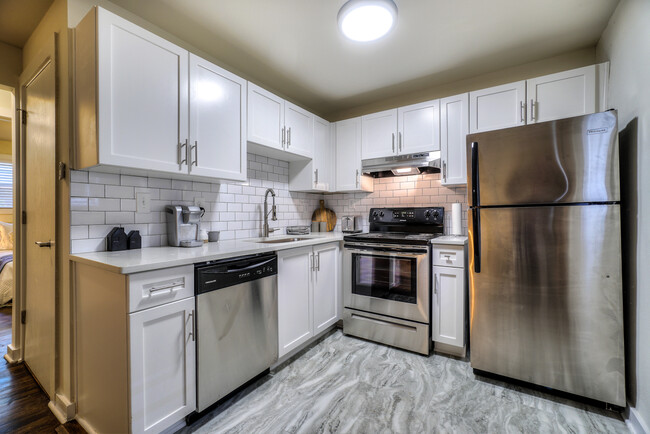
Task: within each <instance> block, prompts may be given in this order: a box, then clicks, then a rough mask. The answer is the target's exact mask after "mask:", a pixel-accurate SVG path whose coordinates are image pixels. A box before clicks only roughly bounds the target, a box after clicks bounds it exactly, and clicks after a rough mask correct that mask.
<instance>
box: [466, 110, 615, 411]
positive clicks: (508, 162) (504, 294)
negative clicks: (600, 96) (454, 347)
mask: <svg viewBox="0 0 650 434" xmlns="http://www.w3.org/2000/svg"><path fill="white" fill-rule="evenodd" d="M467 155H468V156H469V157H470V158H468V174H469V176H468V194H469V205H470V209H469V221H468V226H469V238H470V240H469V248H470V252H469V259H470V266H469V269H470V300H471V323H470V343H471V365H472V367H473V368H475V369H477V370H481V371H487V372H492V373H495V374H499V375H503V376H506V377H511V378H515V379H518V380H523V381H526V382H530V383H534V384H538V385H542V386H545V387H550V388H553V389H557V390H561V391H565V392H569V393H572V394H575V395H581V396H585V397H588V398H592V399H596V400H599V401H604V402H607V403H610V404H615V405H619V406H624V405H625V360H624V352H623V308H622V283H621V235H620V234H621V223H620V205H619V200H620V194H619V165H618V164H619V163H618V140H617V120H616V112H615V111H609V112H604V113H596V114H592V115H587V116H581V117H575V118H570V119H562V120H558V121H552V122H545V123H540V124H534V125H529V126H524V127H518V128H509V129H505V130H500V131H492V132H486V133H480V134H474V135H469V136H467Z"/></svg>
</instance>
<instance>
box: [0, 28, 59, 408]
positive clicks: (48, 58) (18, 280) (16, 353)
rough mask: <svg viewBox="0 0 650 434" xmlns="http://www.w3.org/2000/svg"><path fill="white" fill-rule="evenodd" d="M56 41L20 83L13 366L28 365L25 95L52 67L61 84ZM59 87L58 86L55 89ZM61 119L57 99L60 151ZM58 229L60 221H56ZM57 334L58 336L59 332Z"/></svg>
mask: <svg viewBox="0 0 650 434" xmlns="http://www.w3.org/2000/svg"><path fill="white" fill-rule="evenodd" d="M55 44H56V38H55V37H53V38H52V39H51V41H50V42H49V43H48V44H44V45H43V47H42V48H41V50H40V51H39V53H38V55H37V56H36V58H35V59H36V60H35V61H34V62H33V63H31V64H30V65H28V66H27V67H26V68H24V69H23V72H22V73H21V74H20V79H19V88H18V92H19V95H20V96H19V104H20V108H19V109H17V111H16V113H17V116H16V118H17V119H18V120H17V124H18V128H17V129H18V131H19V132H20V133H19V140H16V141H14V144H13V151H14V222H15V223H16V224H15V226H14V282H15V289H14V302H13V306H12V325H13V329H12V349H11V353H12V354H11V355H9V349H8V351H7V354H8V355H9V357H10V358H11V359H12V360H11V361H12V362H23V361H24V356H25V354H24V349H25V325H24V324H22V322H21V312H22V311H23V310H24V309H25V295H26V287H25V282H26V267H25V266H24V264H25V259H26V255H25V252H26V248H25V247H26V246H25V228H24V225H23V223H22V213H23V211H24V204H25V197H26V196H25V195H26V191H25V155H26V153H25V148H26V143H25V138H26V131H25V125H24V124H23V123H22V113H23V110H24V107H25V105H26V92H25V87H26V86H27V85H28V84H29V83H31V81H32V80H33V79H34V78H36V76H37V75H38V74H39V73H40V72H41V71H42V70H43V69H44V68H45V67H47V66H48V65H51V66H52V67H53V68H54V74H55V83H56V82H57V79H58V74H57V70H56V66H57V65H56V48H55ZM55 86H56V85H55ZM55 94H56V89H55ZM57 118H58V103H56V97H55V147H58V137H57V134H56V131H57V130H58V125H56V122H57V121H56V120H57ZM52 164H56V159H55V161H53V162H52ZM56 208H58V204H57V203H56V201H55V215H54V218H55V219H56ZM55 225H56V221H55ZM55 242H56V236H55ZM54 254H55V264H56V263H57V262H58V261H57V259H58V258H57V257H56V255H57V253H56V249H55V250H54ZM54 273H55V279H54V291H55V295H56V293H57V291H58V288H57V279H56V277H57V267H56V266H55V269H54ZM56 313H57V309H56V306H54V315H55V327H56V322H57V319H56ZM55 333H56V332H55ZM53 345H54V353H53V354H52V367H51V369H52V378H53V380H54V381H53V383H54V385H53V387H52V390H49V391H47V392H48V394H49V395H50V397H51V399H54V396H55V389H56V383H57V381H56V352H57V343H56V338H55V341H54V343H53Z"/></svg>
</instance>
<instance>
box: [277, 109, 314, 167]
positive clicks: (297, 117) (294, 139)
mask: <svg viewBox="0 0 650 434" xmlns="http://www.w3.org/2000/svg"><path fill="white" fill-rule="evenodd" d="M284 127H285V134H286V137H285V143H286V146H285V147H286V150H287V151H288V152H291V153H294V154H298V155H302V156H303V157H307V158H312V156H313V155H314V115H313V114H311V113H309V112H308V111H307V110H303V109H301V108H300V107H298V106H297V105H295V104H291V103H290V102H288V101H285V102H284Z"/></svg>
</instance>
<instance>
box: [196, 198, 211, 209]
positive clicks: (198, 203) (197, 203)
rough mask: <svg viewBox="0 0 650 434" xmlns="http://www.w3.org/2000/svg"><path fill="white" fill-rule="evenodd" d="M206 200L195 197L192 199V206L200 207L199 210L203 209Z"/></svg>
mask: <svg viewBox="0 0 650 434" xmlns="http://www.w3.org/2000/svg"><path fill="white" fill-rule="evenodd" d="M207 202H208V201H207V200H206V199H205V198H204V197H195V198H194V205H196V206H200V207H201V208H203V209H205V206H206V205H207Z"/></svg>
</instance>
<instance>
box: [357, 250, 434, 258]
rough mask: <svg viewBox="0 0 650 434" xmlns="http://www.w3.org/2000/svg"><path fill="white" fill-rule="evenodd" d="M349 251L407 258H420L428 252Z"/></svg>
mask: <svg viewBox="0 0 650 434" xmlns="http://www.w3.org/2000/svg"><path fill="white" fill-rule="evenodd" d="M347 251H348V252H350V253H359V254H364V255H367V254H372V255H373V256H391V257H406V258H418V257H420V256H426V255H427V252H419V253H415V252H399V251H393V252H383V251H378V250H370V249H368V250H360V249H350V248H348V249H347Z"/></svg>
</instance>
